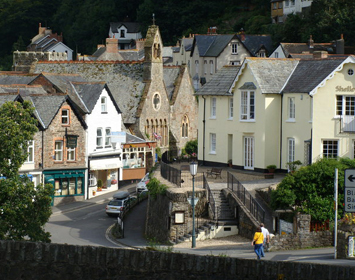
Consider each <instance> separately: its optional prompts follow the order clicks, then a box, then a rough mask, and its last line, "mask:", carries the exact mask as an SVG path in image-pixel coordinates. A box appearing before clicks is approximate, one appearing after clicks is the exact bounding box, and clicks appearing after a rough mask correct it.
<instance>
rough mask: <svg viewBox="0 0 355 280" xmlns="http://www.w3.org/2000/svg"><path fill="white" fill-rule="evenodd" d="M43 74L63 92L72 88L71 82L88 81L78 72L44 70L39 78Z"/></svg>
mask: <svg viewBox="0 0 355 280" xmlns="http://www.w3.org/2000/svg"><path fill="white" fill-rule="evenodd" d="M41 75H43V76H44V77H45V78H46V79H47V80H48V81H49V82H51V83H52V84H53V85H55V87H57V88H58V89H59V90H60V92H62V93H65V92H66V91H67V90H70V88H71V85H70V82H86V80H85V79H84V78H83V77H81V76H80V75H78V74H56V73H45V72H42V73H41V74H39V75H38V77H37V78H39V77H40V76H41ZM37 78H36V79H37Z"/></svg>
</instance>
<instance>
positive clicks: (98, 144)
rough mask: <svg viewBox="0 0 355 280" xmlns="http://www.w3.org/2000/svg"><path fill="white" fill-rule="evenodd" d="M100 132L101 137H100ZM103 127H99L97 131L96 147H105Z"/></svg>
mask: <svg viewBox="0 0 355 280" xmlns="http://www.w3.org/2000/svg"><path fill="white" fill-rule="evenodd" d="M99 132H100V134H101V135H99ZM102 132H103V131H102V127H98V128H97V129H96V147H97V148H102V147H103V134H102Z"/></svg>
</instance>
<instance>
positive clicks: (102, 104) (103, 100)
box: [101, 96, 107, 113]
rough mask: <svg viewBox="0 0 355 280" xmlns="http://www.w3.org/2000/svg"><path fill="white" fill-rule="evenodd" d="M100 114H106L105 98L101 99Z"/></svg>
mask: <svg viewBox="0 0 355 280" xmlns="http://www.w3.org/2000/svg"><path fill="white" fill-rule="evenodd" d="M101 113H107V98H106V97H105V96H103V97H101Z"/></svg>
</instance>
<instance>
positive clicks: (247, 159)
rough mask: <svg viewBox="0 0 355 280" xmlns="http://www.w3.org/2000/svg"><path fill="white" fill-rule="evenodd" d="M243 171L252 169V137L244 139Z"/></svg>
mask: <svg viewBox="0 0 355 280" xmlns="http://www.w3.org/2000/svg"><path fill="white" fill-rule="evenodd" d="M244 169H254V137H244Z"/></svg>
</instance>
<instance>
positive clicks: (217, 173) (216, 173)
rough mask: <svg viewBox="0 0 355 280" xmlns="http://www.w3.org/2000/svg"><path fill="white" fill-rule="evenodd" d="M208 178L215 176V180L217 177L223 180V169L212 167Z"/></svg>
mask: <svg viewBox="0 0 355 280" xmlns="http://www.w3.org/2000/svg"><path fill="white" fill-rule="evenodd" d="M206 173H207V177H208V176H211V177H212V176H215V179H217V177H219V178H221V179H222V175H221V174H222V168H215V167H212V169H211V170H207V172H206Z"/></svg>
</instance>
